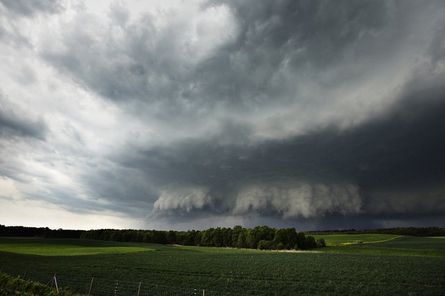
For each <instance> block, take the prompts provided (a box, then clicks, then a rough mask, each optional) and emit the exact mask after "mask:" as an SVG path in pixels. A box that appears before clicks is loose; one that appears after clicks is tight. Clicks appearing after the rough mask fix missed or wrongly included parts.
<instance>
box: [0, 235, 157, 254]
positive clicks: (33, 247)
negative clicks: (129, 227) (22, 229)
mask: <svg viewBox="0 0 445 296" xmlns="http://www.w3.org/2000/svg"><path fill="white" fill-rule="evenodd" d="M152 250H153V249H150V248H149V247H147V246H116V244H114V243H109V242H96V241H86V240H85V241H80V240H75V239H72V240H57V239H52V240H51V239H28V238H14V239H5V238H2V239H0V252H10V253H18V254H28V255H40V256H81V255H98V254H125V253H134V252H145V251H152Z"/></svg>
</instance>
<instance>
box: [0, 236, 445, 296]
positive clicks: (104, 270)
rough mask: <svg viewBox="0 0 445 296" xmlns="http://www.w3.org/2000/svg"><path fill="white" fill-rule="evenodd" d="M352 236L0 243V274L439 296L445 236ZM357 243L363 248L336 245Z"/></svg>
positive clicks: (164, 290)
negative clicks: (293, 244)
mask: <svg viewBox="0 0 445 296" xmlns="http://www.w3.org/2000/svg"><path fill="white" fill-rule="evenodd" d="M350 236H353V237H343V238H342V240H341V239H340V238H339V237H335V238H330V237H328V236H326V235H325V236H324V237H325V238H326V240H327V241H331V242H332V243H331V245H333V244H336V245H335V246H331V247H327V248H326V249H323V251H321V252H299V253H284V252H274V251H258V250H237V249H224V248H202V247H181V246H162V245H147V244H135V243H118V242H102V241H87V240H43V239H1V240H0V249H1V250H2V251H1V252H0V269H1V270H2V271H4V272H7V273H9V274H12V275H21V276H22V277H25V278H29V279H33V280H38V281H40V282H43V283H48V282H51V277H52V275H53V274H55V273H57V278H58V283H59V285H61V286H70V287H72V288H75V289H76V290H78V291H81V292H84V291H86V289H88V286H89V284H90V281H91V277H93V276H94V285H93V293H92V294H93V295H110V294H112V293H114V291H115V290H116V289H117V290H116V291H117V292H116V295H136V293H137V289H138V283H139V282H142V284H141V293H140V295H202V289H205V290H206V292H205V295H207V296H209V295H297V294H298V295H333V294H337V295H351V294H354V295H443V291H445V240H444V239H437V238H413V237H398V238H391V237H386V236H385V237H383V238H384V239H381V238H382V237H381V236H380V235H379V236H380V237H377V236H376V237H368V238H365V237H360V238H358V237H355V235H350ZM367 239H369V240H372V241H380V242H378V243H371V242H369V241H368V240H367ZM356 240H359V241H363V243H359V244H356V245H353V244H348V245H341V244H342V243H344V242H347V243H348V242H353V241H356ZM334 241H335V243H334ZM365 242H369V243H365ZM17 245H20V246H21V247H20V248H17ZM27 248H28V249H27ZM79 248H80V249H81V248H86V249H89V251H88V252H94V253H95V254H94V255H85V253H82V252H81V251H79ZM116 248H117V250H120V251H119V252H116V251H114V250H116ZM42 249H48V250H49V249H52V250H57V254H55V255H54V254H49V252H46V251H42ZM72 250H75V252H80V253H82V256H77V254H79V253H75V254H73V253H72ZM124 250H127V251H128V252H126V253H123V251H124ZM136 250H137V251H136ZM121 251H122V252H121ZM31 253H34V254H31ZM47 255H50V256H47ZM116 280H118V281H119V282H118V284H117V285H116ZM194 289H196V290H194Z"/></svg>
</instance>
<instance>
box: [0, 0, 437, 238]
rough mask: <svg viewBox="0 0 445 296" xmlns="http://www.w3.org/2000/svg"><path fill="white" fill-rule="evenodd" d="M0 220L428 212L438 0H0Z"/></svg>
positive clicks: (271, 220) (371, 217)
mask: <svg viewBox="0 0 445 296" xmlns="http://www.w3.org/2000/svg"><path fill="white" fill-rule="evenodd" d="M0 224H6V225H30V226H49V227H54V228H59V227H63V228H81V229H90V228H102V227H107V228H108V227H110V228H111V227H113V228H157V229H189V228H208V227H211V226H234V225H244V226H254V225H258V224H266V225H270V226H293V227H296V228H297V229H306V230H307V229H334V228H369V227H393V226H411V225H412V226H429V225H437V226H445V2H444V1H441V0H438V1H434V0H428V1H414V0H412V1H410V0H404V1H390V0H382V1H378V0H372V1H353V0H349V1H318V0H316V1H313V0H306V1H296V0H279V1H266V0H265V1H258V0H246V1H224V0H216V1H188V0H187V1H165V0H162V1H146V0H144V1H136V0H135V1H48V0H33V1H30V0H0Z"/></svg>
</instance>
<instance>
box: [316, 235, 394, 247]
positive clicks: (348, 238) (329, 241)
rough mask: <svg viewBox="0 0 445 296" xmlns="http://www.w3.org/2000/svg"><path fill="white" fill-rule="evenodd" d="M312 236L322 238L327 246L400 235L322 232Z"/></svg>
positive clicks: (380, 240)
mask: <svg viewBox="0 0 445 296" xmlns="http://www.w3.org/2000/svg"><path fill="white" fill-rule="evenodd" d="M312 236H313V237H315V238H316V239H319V238H324V240H325V241H326V245H327V246H344V245H351V244H361V243H363V244H368V243H381V242H386V241H390V240H393V239H396V238H398V237H400V236H399V235H393V234H324V235H312Z"/></svg>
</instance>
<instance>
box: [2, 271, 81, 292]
mask: <svg viewBox="0 0 445 296" xmlns="http://www.w3.org/2000/svg"><path fill="white" fill-rule="evenodd" d="M0 295H1V296H9V295H22V296H53V295H54V296H55V295H59V296H71V295H73V293H72V292H71V291H69V290H67V289H59V290H56V289H55V288H53V287H50V286H47V285H44V284H42V283H38V282H34V281H30V280H24V279H22V278H20V277H14V276H10V275H8V274H6V273H3V272H0Z"/></svg>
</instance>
